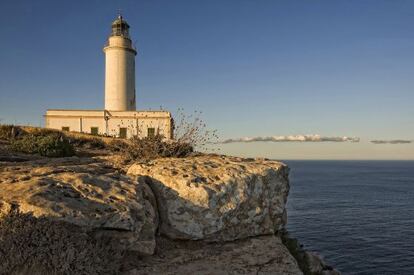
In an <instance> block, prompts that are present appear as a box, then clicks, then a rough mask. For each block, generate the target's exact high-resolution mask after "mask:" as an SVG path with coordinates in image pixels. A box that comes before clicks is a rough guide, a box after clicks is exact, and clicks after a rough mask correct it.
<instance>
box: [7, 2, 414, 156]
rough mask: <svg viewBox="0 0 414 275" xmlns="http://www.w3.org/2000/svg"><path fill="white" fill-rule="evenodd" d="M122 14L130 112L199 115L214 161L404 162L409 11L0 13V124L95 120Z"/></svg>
mask: <svg viewBox="0 0 414 275" xmlns="http://www.w3.org/2000/svg"><path fill="white" fill-rule="evenodd" d="M118 9H121V10H122V13H123V15H124V17H125V19H126V20H127V21H128V23H129V24H130V25H131V30H130V33H131V36H132V39H133V41H134V42H136V46H137V47H138V51H139V53H138V55H137V59H136V64H137V68H136V74H137V75H136V77H137V80H136V86H137V106H138V109H158V108H159V107H160V106H163V108H165V109H168V110H171V111H173V112H174V111H176V110H177V108H180V107H182V108H184V110H185V111H187V112H192V111H194V110H201V111H203V117H204V119H205V120H206V121H207V123H208V125H209V126H210V127H211V128H214V129H217V130H218V133H219V135H220V136H221V137H222V138H223V139H228V138H241V137H255V136H280V135H297V134H319V135H322V136H335V137H336V136H353V137H359V138H361V141H360V142H358V143H350V142H339V143H330V142H319V143H297V142H284V143H272V142H253V143H231V144H225V145H221V146H220V148H221V151H222V152H224V153H230V154H237V155H244V156H265V157H272V158H280V159H288V158H316V159H319V158H328V159H344V158H345V159H414V143H407V144H372V143H370V140H391V139H404V140H414V54H413V53H414V1H409V0H408V1H403V0H399V1H389V0H388V1H381V0H372V1H368V0H347V1H345V0H344V1H339V0H338V1H331V0H326V1H318V0H315V1H307V0H303V1H276V0H274V1H266V0H263V1H243V0H240V1H201V0H200V1H197V0H195V1H180V0H177V1H156V0H154V1H149V0H145V1H2V2H0V15H1V16H0V31H1V40H0V119H1V121H0V122H1V123H18V124H33V125H40V124H41V123H43V117H42V115H43V114H44V111H45V110H46V109H47V108H74V109H83V108H84V109H101V108H102V107H103V96H104V94H103V90H104V55H103V52H102V47H103V45H104V43H105V40H106V38H107V36H108V34H109V31H110V23H111V21H112V20H113V19H114V18H115V16H116V13H117V10H118Z"/></svg>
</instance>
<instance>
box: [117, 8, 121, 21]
mask: <svg viewBox="0 0 414 275" xmlns="http://www.w3.org/2000/svg"><path fill="white" fill-rule="evenodd" d="M121 11H122V10H121V9H118V13H117V14H118V18H119V19H122V13H121Z"/></svg>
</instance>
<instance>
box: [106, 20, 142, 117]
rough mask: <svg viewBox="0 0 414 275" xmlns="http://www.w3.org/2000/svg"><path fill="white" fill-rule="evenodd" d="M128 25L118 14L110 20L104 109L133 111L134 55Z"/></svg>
mask: <svg viewBox="0 0 414 275" xmlns="http://www.w3.org/2000/svg"><path fill="white" fill-rule="evenodd" d="M128 30H129V25H128V23H127V22H126V21H125V20H124V19H123V18H122V16H121V15H118V18H117V19H116V20H115V21H114V22H112V33H111V35H110V36H109V38H108V42H107V44H106V46H105V47H104V48H103V51H104V53H105V110H108V111H135V110H136V102H135V100H136V99H135V55H136V54H137V51H136V50H135V49H134V47H133V46H132V43H131V39H130V37H129V31H128Z"/></svg>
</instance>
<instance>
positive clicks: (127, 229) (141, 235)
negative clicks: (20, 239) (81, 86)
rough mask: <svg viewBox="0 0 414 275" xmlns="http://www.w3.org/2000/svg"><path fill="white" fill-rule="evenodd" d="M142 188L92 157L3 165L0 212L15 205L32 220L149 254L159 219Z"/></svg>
mask: <svg viewBox="0 0 414 275" xmlns="http://www.w3.org/2000/svg"><path fill="white" fill-rule="evenodd" d="M146 188H148V187H147V186H145V185H143V184H139V183H137V182H135V181H132V180H131V179H130V178H129V177H127V176H125V175H122V174H120V173H118V171H116V170H115V169H113V168H112V167H111V166H110V165H107V164H105V163H104V162H99V161H97V160H94V159H91V158H78V157H71V158H57V159H42V160H38V161H28V162H24V163H14V164H11V163H9V164H7V165H6V164H2V165H0V213H3V214H7V211H9V210H10V208H11V207H13V206H15V207H18V208H19V210H20V211H21V212H23V213H27V212H32V213H33V215H34V216H35V217H40V216H42V217H47V218H49V219H51V220H58V221H64V222H68V223H71V224H74V225H76V226H80V227H82V228H83V229H85V231H86V232H89V233H90V234H91V235H93V236H94V237H96V238H106V239H108V238H109V239H110V240H111V241H112V242H111V243H112V245H114V246H116V247H118V248H119V249H122V250H130V251H136V252H139V253H142V254H144V255H150V254H152V253H153V252H154V249H155V237H154V234H155V231H156V228H157V223H158V220H157V214H156V210H155V208H154V207H153V204H152V202H151V196H152V193H151V191H150V190H149V192H148V190H147V189H146ZM152 200H153V199H152Z"/></svg>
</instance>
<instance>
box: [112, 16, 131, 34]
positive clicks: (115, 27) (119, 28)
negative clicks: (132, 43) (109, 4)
mask: <svg viewBox="0 0 414 275" xmlns="http://www.w3.org/2000/svg"><path fill="white" fill-rule="evenodd" d="M111 36H123V37H125V38H129V25H128V23H127V22H126V21H125V19H124V18H123V17H122V15H118V17H117V18H116V19H115V20H114V21H113V22H112V33H111Z"/></svg>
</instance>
